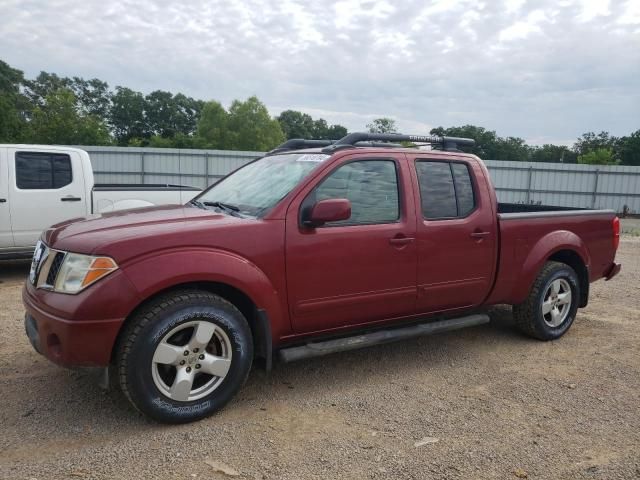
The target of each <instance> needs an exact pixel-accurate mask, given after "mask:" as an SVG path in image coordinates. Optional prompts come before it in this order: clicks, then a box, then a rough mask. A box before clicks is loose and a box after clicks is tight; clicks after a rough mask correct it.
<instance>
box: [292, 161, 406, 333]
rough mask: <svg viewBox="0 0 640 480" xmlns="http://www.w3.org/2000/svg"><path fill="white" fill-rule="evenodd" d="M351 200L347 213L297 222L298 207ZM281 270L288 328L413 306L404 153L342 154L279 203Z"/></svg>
mask: <svg viewBox="0 0 640 480" xmlns="http://www.w3.org/2000/svg"><path fill="white" fill-rule="evenodd" d="M329 198H347V199H348V200H349V201H350V202H351V208H352V214H351V218H350V219H349V220H344V221H339V222H332V223H328V224H325V225H324V226H322V227H316V228H308V227H304V226H302V225H301V222H300V218H301V209H302V208H307V207H308V206H311V205H313V204H314V203H315V202H317V201H320V200H325V199H329ZM286 229H287V231H286V272H287V290H288V292H289V305H290V313H291V318H292V323H293V328H294V330H295V331H296V332H312V331H320V330H328V329H333V328H339V327H344V326H348V325H355V324H363V323H369V322H375V321H377V320H384V319H390V318H394V317H401V316H406V315H410V314H413V313H414V311H415V296H416V260H417V257H416V245H415V234H416V231H415V229H416V216H415V209H414V204H413V198H412V188H411V177H410V171H409V169H408V166H407V164H406V158H405V156H404V154H397V155H388V154H385V155H375V154H373V155H371V156H367V157H365V158H363V157H354V156H348V157H346V158H344V159H342V160H341V161H340V162H339V164H337V165H334V166H332V168H331V170H330V171H329V172H327V173H325V174H324V175H322V177H321V178H320V179H319V180H318V181H317V182H315V183H314V185H312V186H310V187H307V189H305V190H304V191H303V192H301V193H300V194H299V195H298V197H296V199H295V200H294V201H293V202H292V204H291V206H290V207H289V209H288V211H287V219H286Z"/></svg>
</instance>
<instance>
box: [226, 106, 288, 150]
mask: <svg viewBox="0 0 640 480" xmlns="http://www.w3.org/2000/svg"><path fill="white" fill-rule="evenodd" d="M227 126H228V129H227V140H226V144H225V146H226V148H229V149H231V150H251V151H265V150H270V149H272V148H274V147H276V146H278V145H279V144H280V143H282V142H283V141H284V139H285V136H284V133H283V132H282V128H281V127H280V124H279V123H278V121H277V120H276V119H272V118H271V117H270V116H269V112H268V111H267V107H265V105H264V104H263V103H262V102H261V101H260V100H258V98H257V97H255V96H253V97H249V98H248V99H247V100H246V101H244V102H242V101H240V100H234V101H233V103H232V104H231V108H230V109H229V119H228V122H227Z"/></svg>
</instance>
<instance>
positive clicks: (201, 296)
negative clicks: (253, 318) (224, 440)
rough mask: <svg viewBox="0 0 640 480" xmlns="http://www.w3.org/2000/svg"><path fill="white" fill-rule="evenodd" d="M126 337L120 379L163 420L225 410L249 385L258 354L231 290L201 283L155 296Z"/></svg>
mask: <svg viewBox="0 0 640 480" xmlns="http://www.w3.org/2000/svg"><path fill="white" fill-rule="evenodd" d="M121 338H122V339H121V341H120V343H119V347H118V351H117V356H116V361H117V371H118V377H119V382H120V387H121V389H122V391H123V392H124V394H125V395H126V396H127V398H128V399H129V400H130V401H131V403H132V404H133V405H134V406H135V407H136V408H137V409H138V410H139V411H141V412H142V413H144V414H146V415H148V416H149V417H151V418H153V419H155V420H157V421H159V422H165V423H186V422H191V421H194V420H198V419H200V418H203V417H206V416H208V415H211V414H212V413H214V412H215V411H217V410H219V409H220V408H222V407H223V406H224V405H225V404H226V403H227V402H228V401H229V400H231V398H232V397H233V396H234V395H235V394H236V392H237V391H238V390H239V389H240V388H241V387H242V385H243V384H244V382H245V381H246V379H247V377H248V375H249V370H250V369H251V362H252V360H253V342H252V337H251V329H250V328H249V325H248V323H247V320H246V319H245V318H244V316H243V315H242V314H241V313H240V311H239V310H238V309H237V308H236V307H235V306H233V305H232V304H231V303H229V302H227V301H226V300H224V299H223V298H221V297H219V296H217V295H214V294H212V293H208V292H203V291H198V290H185V291H178V292H172V293H170V294H167V295H163V296H161V297H158V298H157V299H155V300H152V301H151V302H150V303H149V304H148V305H146V306H145V307H144V308H143V309H142V310H141V311H139V312H138V313H137V314H136V315H135V317H134V318H133V319H132V320H131V322H130V323H129V324H128V325H127V326H126V328H125V330H124V331H123V334H122V337H121Z"/></svg>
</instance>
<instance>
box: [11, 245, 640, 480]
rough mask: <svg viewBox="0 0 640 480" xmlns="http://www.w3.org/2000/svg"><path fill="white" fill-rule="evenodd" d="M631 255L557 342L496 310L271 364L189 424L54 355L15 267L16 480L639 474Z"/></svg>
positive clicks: (638, 364) (634, 253) (637, 314)
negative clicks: (41, 350)
mask: <svg viewBox="0 0 640 480" xmlns="http://www.w3.org/2000/svg"><path fill="white" fill-rule="evenodd" d="M618 259H619V260H620V261H622V263H623V265H624V267H623V271H622V273H621V274H620V276H619V277H617V278H616V279H615V280H613V281H612V282H598V283H596V284H594V285H593V289H592V296H591V304H590V305H589V307H588V308H586V309H584V310H580V312H579V314H578V318H577V320H576V323H575V324H574V325H573V327H572V328H571V330H570V331H569V333H568V334H567V335H565V336H564V337H563V338H562V339H560V340H558V341H555V342H548V343H542V342H538V341H535V340H530V339H528V338H525V337H523V336H521V335H520V334H518V333H517V332H516V331H515V330H514V329H513V327H512V324H511V314H510V309H508V308H497V309H495V310H494V311H493V312H492V323H491V324H490V325H486V326H481V327H476V328H472V329H468V330H463V331H459V332H452V333H447V334H441V335H437V336H432V337H424V338H420V339H415V340H411V341H405V342H402V343H396V344H391V345H385V346H380V347H374V348H370V349H366V350H360V351H354V352H349V353H343V354H337V355H333V356H331V357H326V358H323V359H315V360H308V361H303V362H299V363H295V364H288V365H278V366H277V367H276V369H275V371H274V373H273V375H272V376H271V378H270V379H266V378H265V376H264V374H263V373H262V372H260V371H255V372H253V373H252V374H251V376H250V378H249V381H248V383H247V385H246V386H245V388H244V389H243V390H242V391H241V393H240V394H239V396H238V397H236V399H235V401H232V402H231V404H229V405H228V406H227V408H226V409H224V410H223V411H222V412H220V413H219V414H217V415H215V416H213V417H211V418H209V419H206V420H203V421H201V422H198V423H196V424H192V425H182V426H164V425H157V424H154V423H152V422H150V421H148V420H146V419H145V418H143V417H141V416H140V415H139V414H137V413H136V412H135V411H133V409H132V408H131V407H129V405H128V403H127V402H126V400H124V399H123V397H122V395H121V394H119V393H118V392H109V393H105V392H102V391H101V390H100V389H99V388H98V387H97V386H96V384H95V383H94V378H93V377H92V376H91V375H88V374H87V373H83V372H74V371H69V370H64V369H62V368H58V367H56V366H55V365H53V364H51V363H49V362H48V361H46V360H45V359H44V358H42V357H40V356H38V355H37V354H36V353H35V352H34V351H33V350H32V349H31V347H30V345H29V344H28V341H27V339H26V337H25V335H24V332H23V326H22V315H23V312H22V307H21V304H20V288H21V284H22V281H23V279H24V276H25V275H26V272H27V270H28V266H27V264H25V263H15V264H7V263H5V264H2V265H0V282H1V284H0V305H2V309H1V311H0V400H1V403H0V405H1V411H0V478H7V479H8V478H11V479H22V478H24V479H58V478H60V479H63V478H86V479H111V478H127V479H135V478H163V479H174V478H176V479H191V478H204V479H218V478H219V479H222V478H230V477H229V476H228V475H227V474H224V473H221V472H219V471H216V470H215V468H214V467H212V466H211V465H209V463H212V462H223V463H224V464H226V465H227V466H228V467H230V468H232V469H234V470H236V471H237V472H238V473H239V478H247V479H267V478H268V479H311V478H317V479H325V478H354V479H356V478H357V479H360V478H371V479H386V478H403V479H405V478H410V479H431V478H433V479H455V478H464V479H469V478H474V479H475V478H500V479H509V478H530V479H550V478H551V479H618V478H619V479H630V478H640V348H639V347H638V345H639V344H640V329H639V327H640V300H639V298H640V238H638V237H633V236H624V237H623V239H622V242H621V248H620V251H619V253H618ZM416 445H417V446H416ZM207 460H208V461H209V463H207ZM229 473H234V472H233V471H229Z"/></svg>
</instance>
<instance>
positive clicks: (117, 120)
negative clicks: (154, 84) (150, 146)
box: [108, 87, 150, 146]
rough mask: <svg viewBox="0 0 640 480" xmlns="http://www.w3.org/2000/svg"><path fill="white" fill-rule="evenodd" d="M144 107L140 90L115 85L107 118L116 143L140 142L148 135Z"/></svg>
mask: <svg viewBox="0 0 640 480" xmlns="http://www.w3.org/2000/svg"><path fill="white" fill-rule="evenodd" d="M145 108H146V102H145V98H144V96H143V95H142V94H141V93H140V92H134V91H133V90H131V89H130V88H126V87H116V93H115V94H114V95H113V96H112V97H111V110H110V111H109V116H108V118H109V125H110V126H111V131H112V132H113V136H114V137H115V139H116V142H117V143H118V145H123V146H125V145H132V142H134V143H142V142H143V141H144V139H145V138H149V137H150V133H149V128H148V126H147V121H146V118H145ZM132 146H133V145H132ZM135 146H142V145H135Z"/></svg>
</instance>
